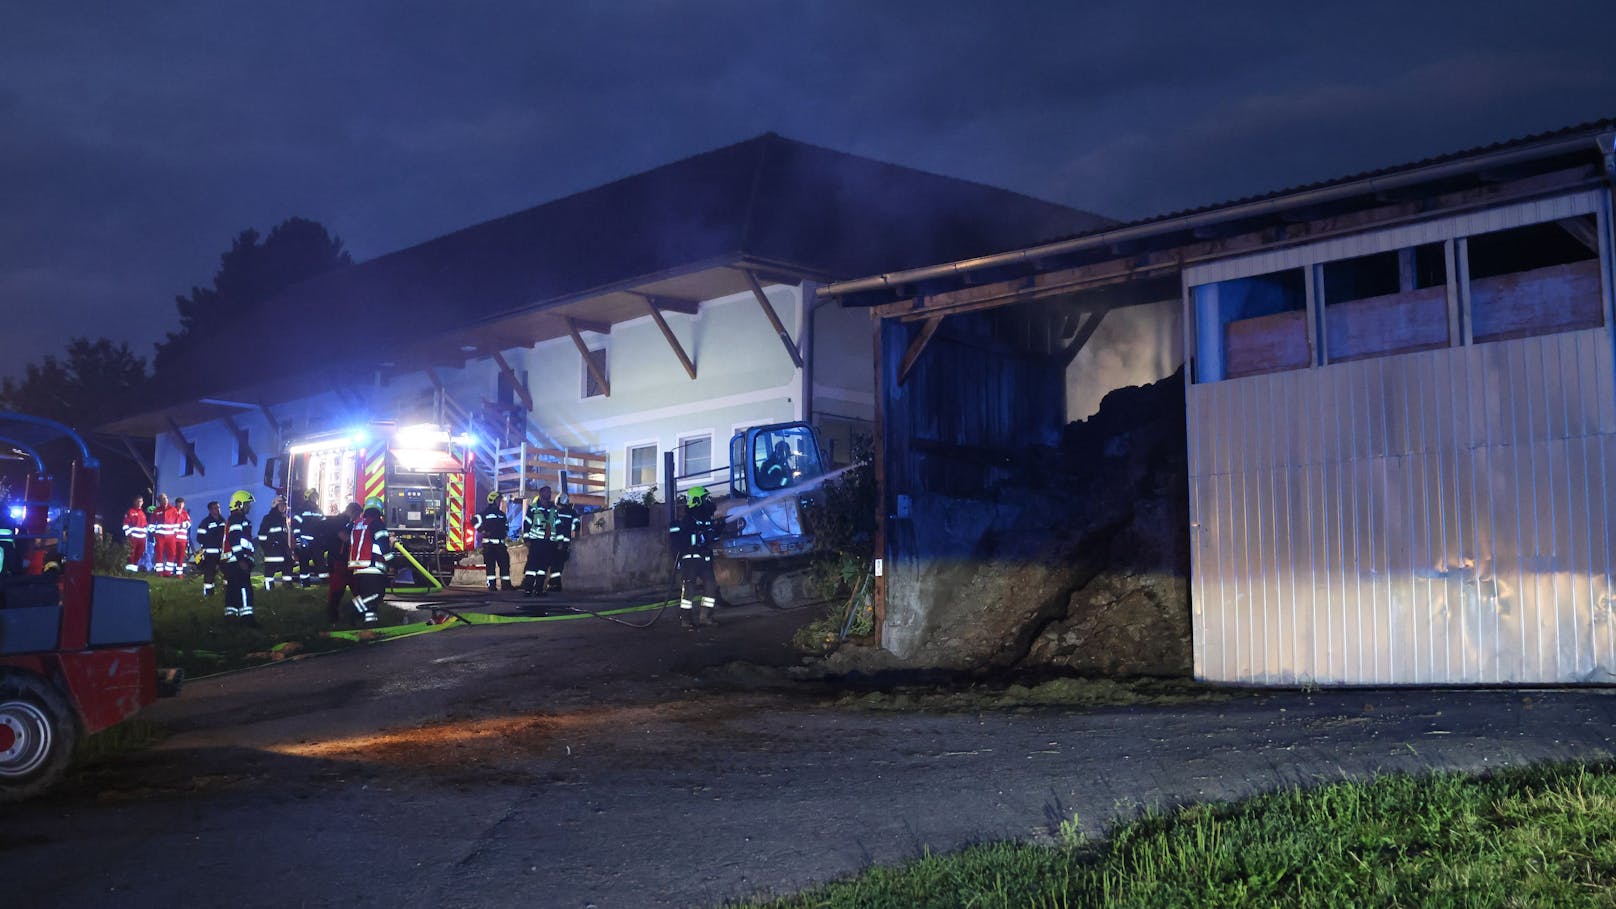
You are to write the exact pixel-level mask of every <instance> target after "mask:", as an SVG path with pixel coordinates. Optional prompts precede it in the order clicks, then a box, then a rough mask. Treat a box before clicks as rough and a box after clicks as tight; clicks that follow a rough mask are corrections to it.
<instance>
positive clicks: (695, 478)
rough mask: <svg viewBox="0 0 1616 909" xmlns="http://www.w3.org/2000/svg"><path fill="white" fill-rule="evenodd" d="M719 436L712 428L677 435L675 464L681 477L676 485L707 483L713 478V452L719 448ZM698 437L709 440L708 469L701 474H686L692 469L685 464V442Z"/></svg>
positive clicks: (683, 486) (682, 486)
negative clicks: (676, 458) (676, 461)
mask: <svg viewBox="0 0 1616 909" xmlns="http://www.w3.org/2000/svg"><path fill="white" fill-rule="evenodd" d="M717 437H718V433H716V432H714V431H713V430H711V429H703V430H696V431H692V432H682V433H680V434H679V435H678V436H677V437H676V439H675V441H674V451H675V452H677V453H678V463H677V464H676V465H675V466H676V467H677V469H678V471H679V475H680V479H679V480H678V481H677V483H676V485H679V486H680V488H686V487H689V486H694V485H697V484H703V485H705V484H706V483H708V482H710V481H711V480H712V478H713V453H714V451H715V450H716V449H717ZM696 439H706V440H707V469H706V470H704V471H702V472H701V473H699V474H691V475H690V476H685V474H689V473H690V470H689V469H688V468H687V467H686V466H685V443H686V442H690V441H694V440H696ZM726 441H727V440H726Z"/></svg>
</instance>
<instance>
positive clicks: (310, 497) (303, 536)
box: [292, 489, 331, 587]
mask: <svg viewBox="0 0 1616 909" xmlns="http://www.w3.org/2000/svg"><path fill="white" fill-rule="evenodd" d="M323 523H325V512H324V511H323V510H321V508H320V491H319V490H318V489H310V490H309V491H307V492H305V493H303V506H302V507H301V508H299V509H298V510H297V514H294V515H292V542H293V543H295V544H296V546H297V549H296V554H297V579H298V580H299V581H301V582H302V584H303V586H304V587H308V586H309V585H310V584H312V583H314V582H315V581H324V580H327V579H329V578H330V577H331V573H330V572H329V571H327V570H326V567H325V564H326V563H325V553H324V552H322V551H321V549H320V547H319V546H316V545H315V537H316V534H317V532H318V531H319V529H320V525H321V524H323Z"/></svg>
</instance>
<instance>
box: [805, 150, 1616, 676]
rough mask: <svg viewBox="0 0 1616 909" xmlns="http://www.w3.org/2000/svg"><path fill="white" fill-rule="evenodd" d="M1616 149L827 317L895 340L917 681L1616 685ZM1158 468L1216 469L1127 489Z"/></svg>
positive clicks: (1186, 223)
mask: <svg viewBox="0 0 1616 909" xmlns="http://www.w3.org/2000/svg"><path fill="white" fill-rule="evenodd" d="M1613 134H1616V122H1613V121H1610V120H1605V121H1600V122H1596V123H1589V124H1583V125H1579V126H1575V127H1570V128H1566V129H1562V130H1558V131H1556V132H1553V133H1547V134H1541V135H1535V136H1529V137H1524V138H1520V139H1516V140H1512V141H1508V142H1504V143H1501V144H1498V145H1493V146H1488V147H1484V148H1475V149H1469V150H1466V151H1461V152H1457V153H1453V154H1448V155H1443V156H1440V157H1436V158H1431V159H1427V160H1422V161H1418V162H1413V163H1409V164H1404V165H1399V166H1395V167H1388V168H1385V169H1381V170H1377V171H1374V172H1370V173H1363V174H1357V175H1352V176H1346V177H1341V178H1339V179H1334V180H1330V181H1326V182H1323V183H1319V184H1316V185H1310V186H1303V187H1296V188H1291V189H1285V190H1281V191H1276V192H1273V193H1270V194H1266V195H1262V196H1259V197H1255V198H1248V199H1242V200H1236V201H1232V202H1228V203H1224V204H1220V205H1215V206H1210V207H1207V208H1202V209H1197V210H1193V211H1185V212H1179V213H1174V214H1170V215H1165V216H1162V217H1156V218H1150V219H1146V220H1143V221H1139V222H1136V223H1130V224H1123V225H1112V226H1104V227H1099V228H1096V229H1093V230H1089V231H1084V232H1078V233H1075V234H1074V235H1072V236H1070V237H1067V238H1064V239H1060V240H1055V241H1052V242H1044V243H1040V244H1038V245H1035V246H1030V247H1027V248H1024V249H1021V250H1017V251H1013V252H1009V253H1004V254H997V255H990V256H983V257H977V258H974V259H968V260H959V261H953V262H947V263H943V264H937V265H930V266H926V267H922V268H916V269H907V270H896V271H889V272H886V273H883V274H878V275H872V276H870V277H866V278H860V279H855V280H851V281H843V282H833V283H830V284H829V285H827V286H825V287H822V288H820V289H819V291H818V293H819V294H820V295H821V296H822V297H824V298H828V299H836V300H839V301H841V302H842V303H843V304H845V305H848V306H855V307H860V306H861V307H867V308H868V309H869V310H870V312H871V313H872V318H873V320H874V322H875V326H876V327H875V333H876V344H875V348H876V349H875V352H874V362H875V372H876V382H875V386H876V422H877V426H878V432H877V437H876V448H877V454H876V459H877V471H878V483H879V486H880V490H881V499H882V501H881V503H880V509H879V519H880V520H879V527H880V531H879V540H878V556H879V559H880V561H879V563H878V565H879V574H880V577H879V580H878V582H877V604H876V606H877V626H878V633H879V635H880V641H881V645H882V647H884V648H885V649H887V650H889V651H891V652H892V653H893V654H896V655H897V656H898V657H901V658H904V659H909V660H914V661H926V662H934V663H950V662H953V663H955V664H961V665H964V664H975V665H981V664H989V665H992V664H1001V665H1011V664H1019V665H1025V664H1027V663H1028V661H1034V662H1039V664H1040V665H1061V666H1063V667H1065V668H1078V669H1093V670H1097V671H1105V670H1111V671H1128V670H1136V671H1139V670H1142V671H1155V670H1158V669H1172V668H1174V667H1181V668H1183V669H1187V670H1191V671H1193V673H1194V675H1195V676H1196V677H1197V678H1200V679H1204V680H1207V681H1213V682H1224V683H1237V684H1248V685H1307V684H1319V685H1455V684H1460V685H1464V684H1476V685H1492V684H1510V685H1533V684H1547V683H1557V684H1570V683H1608V682H1610V681H1612V680H1613V679H1616V587H1613V570H1616V497H1613V495H1612V493H1613V492H1616V362H1613V347H1612V343H1613V335H1612V286H1613V283H1616V281H1613V270H1612V269H1613V256H1612V233H1611V230H1612V228H1611V214H1612V177H1613V175H1616V158H1613V152H1612V137H1613ZM1141 386H1144V387H1145V388H1144V389H1141ZM1147 391H1148V392H1149V393H1146V392H1147ZM1178 408H1182V410H1179V409H1178ZM1119 415H1120V416H1119ZM1164 415H1165V416H1164ZM1153 419H1155V420H1157V422H1162V421H1163V420H1165V422H1167V423H1175V424H1176V426H1177V427H1178V429H1177V431H1176V432H1169V431H1166V430H1162V431H1158V432H1156V433H1155V434H1154V435H1148V434H1146V435H1141V434H1140V431H1136V430H1137V427H1138V426H1142V425H1146V424H1149V423H1150V421H1151V420H1153ZM1118 420H1122V423H1118V422H1117V421H1118ZM1130 420H1131V421H1132V422H1131V423H1130V422H1129V421H1130ZM1151 425H1154V424H1151ZM1097 426H1098V427H1099V428H1104V427H1105V426H1111V427H1113V431H1108V435H1106V438H1107V439H1109V441H1106V442H1105V443H1104V444H1101V445H1098V446H1096V445H1095V444H1094V440H1093V436H1094V435H1095V434H1094V433H1093V432H1087V431H1088V430H1092V429H1095V428H1096V427H1097ZM1118 426H1120V427H1122V428H1121V429H1117V428H1116V427H1118ZM1130 427H1132V428H1130ZM1169 428H1171V427H1169ZM1085 440H1086V441H1085ZM1130 446H1133V448H1132V449H1130ZM1146 448H1149V450H1151V451H1154V452H1158V454H1159V458H1158V460H1161V461H1162V462H1163V463H1168V462H1171V463H1177V464H1180V465H1181V467H1178V468H1172V469H1169V468H1157V467H1155V466H1153V464H1154V462H1152V463H1150V464H1145V465H1144V466H1143V467H1140V468H1139V469H1135V470H1133V471H1132V472H1129V470H1127V469H1124V468H1123V467H1117V466H1115V464H1117V463H1125V462H1128V461H1129V460H1130V457H1131V456H1132V455H1137V454H1138V453H1139V451H1143V450H1144V449H1146ZM1132 460H1133V461H1135V462H1136V465H1137V462H1138V461H1139V460H1140V459H1139V458H1138V457H1133V458H1132ZM1152 477H1155V478H1156V480H1154V481H1153V480H1152ZM1162 477H1166V478H1167V479H1166V480H1162V479H1161V478H1162ZM1102 582H1103V583H1104V585H1105V586H1104V590H1103V591H1099V590H1097V588H1096V585H1098V584H1101V583H1102ZM1102 594H1103V595H1102ZM1163 627H1175V628H1176V627H1182V628H1183V629H1184V634H1182V635H1173V634H1169V635H1167V636H1165V637H1163V636H1162V635H1160V634H1157V633H1155V632H1156V630H1157V629H1160V628H1163Z"/></svg>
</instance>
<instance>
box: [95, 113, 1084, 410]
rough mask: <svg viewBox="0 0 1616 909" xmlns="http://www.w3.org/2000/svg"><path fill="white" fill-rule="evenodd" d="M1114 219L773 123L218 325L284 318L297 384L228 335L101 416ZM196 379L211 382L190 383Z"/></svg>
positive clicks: (258, 324)
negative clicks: (497, 331)
mask: <svg viewBox="0 0 1616 909" xmlns="http://www.w3.org/2000/svg"><path fill="white" fill-rule="evenodd" d="M1109 223H1111V222H1110V221H1109V220H1108V219H1106V218H1102V217H1100V216H1098V215H1094V214H1090V213H1087V212H1082V211H1078V210H1076V209H1071V208H1067V207H1065V206H1061V205H1056V204H1053V203H1049V202H1044V201H1041V200H1038V199H1034V198H1031V197H1029V196H1024V195H1021V194H1019V193H1013V192H1009V191H1007V190H1003V189H997V188H994V187H991V186H985V185H982V184H979V183H973V182H970V181H966V180H959V179H955V178H951V177H943V176H938V175H935V174H930V173H925V172H922V171H917V170H914V169H911V168H907V167H901V166H898V165H894V164H887V163H883V162H879V161H874V160H871V159H868V158H863V157H859V156H856V155H851V154H847V153H844V152H838V151H832V150H830V149H825V148H820V147H818V146H814V145H809V144H806V143H802V142H796V141H793V140H791V139H786V138H784V137H781V136H778V135H775V134H773V133H768V134H765V135H762V136H758V137H756V138H753V139H749V140H746V141H744V142H739V143H736V144H734V145H729V146H725V147H722V148H718V149H715V150H713V151H709V152H704V153H702V154H698V155H694V156H692V157H689V158H685V159H682V160H679V161H675V162H673V163H671V164H666V165H663V166H661V167H657V168H654V169H652V170H648V171H645V172H643V173H639V174H635V175H633V176H630V177H625V178H623V179H620V180H616V181H614V182H611V183H608V184H605V185H603V186H598V187H595V188H593V189H588V190H585V191H583V192H579V193H575V194H573V195H570V196H566V197H563V198H560V199H556V200H554V201H551V202H547V203H545V204H542V205H539V206H536V207H534V208H529V209H526V210H523V211H519V212H515V213H513V214H510V215H506V216H504V217H501V218H496V219H494V220H491V221H486V222H483V223H480V224H475V225H472V226H470V227H466V228H463V229H461V230H458V231H455V232H453V233H450V234H447V235H444V236H441V237H438V238H435V239H432V240H429V241H426V242H424V243H421V244H417V245H415V246H411V247H408V248H406V249H402V250H399V251H397V252H393V253H389V254H387V255H383V256H380V257H377V258H375V259H371V260H369V261H366V262H363V263H360V264H357V265H353V266H350V267H347V268H343V269H341V270H338V271H335V272H330V273H327V274H325V275H321V276H319V277H316V278H313V279H311V280H309V281H306V282H303V283H301V284H298V285H296V286H294V287H291V288H289V289H288V290H287V291H285V292H284V293H282V294H281V295H280V296H278V297H276V298H275V299H274V300H272V301H270V302H269V303H268V304H267V305H265V306H264V307H262V308H260V309H259V310H258V311H257V312H255V313H251V314H249V315H248V316H247V317H246V324H245V325H238V326H236V327H233V328H232V329H230V336H231V337H232V338H240V337H241V336H243V335H246V336H249V337H274V336H275V335H276V333H277V332H282V331H283V327H284V326H296V329H295V330H294V336H295V337H296V338H297V343H296V344H289V345H287V346H286V348H285V350H284V352H283V354H282V355H283V356H284V357H286V358H293V359H294V362H284V361H283V362H281V363H280V364H279V365H278V366H277V371H278V372H279V373H280V374H282V375H287V376H290V375H294V374H296V375H307V376H308V379H309V380H308V381H304V382H292V381H288V380H282V381H272V382H268V383H266V382H264V381H258V380H254V379H253V377H252V376H249V375H242V374H241V370H240V368H239V357H238V354H239V345H238V344H229V343H225V341H224V339H220V338H217V337H215V338H211V339H206V340H200V341H198V342H194V343H193V344H191V345H190V351H189V352H188V353H186V354H183V355H182V356H181V357H179V358H178V359H180V360H181V361H183V363H184V366H183V370H182V371H183V374H184V375H183V376H160V377H158V378H157V379H156V380H154V386H155V390H147V391H146V392H144V393H143V398H144V400H145V401H146V402H151V401H158V402H162V403H163V404H164V405H165V406H164V407H159V408H158V409H156V410H151V409H149V404H148V406H147V410H146V412H145V413H143V414H140V415H138V417H144V418H145V419H140V418H126V419H124V420H120V421H118V422H117V423H114V424H112V425H111V426H110V427H109V428H111V429H114V430H115V431H140V432H144V433H152V432H155V431H157V429H159V428H160V427H161V426H162V425H163V422H162V421H160V420H155V419H151V418H153V417H156V416H158V415H159V414H161V413H163V412H165V411H171V409H172V408H171V407H169V406H167V405H177V406H182V409H188V410H196V406H195V400H196V399H197V398H201V397H220V398H231V397H236V398H245V399H247V400H252V401H258V400H266V399H267V400H269V401H271V402H273V401H275V400H285V399H287V398H290V397H296V396H300V395H301V394H303V393H306V391H307V389H311V388H318V387H327V386H329V384H330V378H329V375H326V374H327V373H330V374H334V369H335V364H339V363H340V364H341V365H342V366H343V367H344V368H346V369H348V370H350V371H351V370H353V369H354V368H361V369H363V368H365V366H366V363H367V360H368V361H372V365H379V364H380V363H382V362H386V361H392V360H396V359H397V355H398V354H399V352H400V351H404V352H406V353H407V352H409V351H410V350H413V349H418V348H419V347H420V345H421V343H422V340H423V338H422V336H423V332H426V333H430V334H431V336H432V340H433V342H434V343H436V344H438V345H439V346H440V347H445V346H447V345H449V344H450V342H451V341H452V340H453V336H454V333H455V332H456V331H457V330H461V329H465V330H468V331H469V330H470V329H472V328H474V327H476V326H486V325H488V324H490V323H495V322H499V321H500V320H506V319H511V318H513V317H515V316H517V315H520V314H532V313H534V312H536V311H542V310H544V309H547V308H552V307H556V306H560V305H564V304H567V303H570V302H575V301H578V300H582V299H587V298H590V297H592V296H597V295H601V294H605V293H609V292H611V291H613V290H620V289H624V288H631V287H638V286H641V285H645V284H648V283H652V282H655V281H657V280H659V279H665V278H668V277H670V276H676V275H679V274H687V273H691V272H695V271H700V270H703V269H710V268H715V267H723V266H725V265H729V264H733V263H740V262H746V263H751V264H752V265H753V266H754V267H766V268H768V269H769V270H770V271H771V272H772V273H774V274H784V275H790V276H794V277H796V278H810V279H815V280H835V279H838V278H847V277H852V276H855V275H861V274H869V273H871V272H872V271H875V270H884V269H894V268H909V267H915V266H919V265H924V264H927V263H931V262H937V261H943V260H947V259H957V258H961V257H965V256H974V255H982V254H987V253H992V252H1000V251H1004V250H1010V249H1015V248H1018V247H1021V246H1026V245H1028V244H1030V243H1034V242H1037V241H1039V240H1042V239H1045V238H1048V237H1051V236H1062V235H1069V234H1072V233H1075V232H1084V231H1088V230H1092V229H1095V228H1097V227H1100V226H1103V225H1105V224H1109ZM530 321H531V320H530ZM310 329H313V330H310ZM536 340H539V338H538V337H532V338H531V339H530V340H529V341H528V343H532V342H533V341H536ZM456 350H458V348H457V347H453V346H447V351H448V352H450V353H452V352H454V351H456ZM440 362H441V361H440ZM233 364H234V365H233ZM398 365H399V366H401V367H403V366H407V364H406V363H404V362H399V364H398ZM350 374H351V372H350ZM198 375H203V376H217V377H218V379H217V381H215V382H204V383H200V384H199V383H197V381H196V376H198ZM186 405H188V406H186ZM202 418H205V417H202ZM182 422H183V420H182Z"/></svg>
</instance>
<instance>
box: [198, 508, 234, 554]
mask: <svg viewBox="0 0 1616 909" xmlns="http://www.w3.org/2000/svg"><path fill="white" fill-rule="evenodd" d="M229 527H230V521H229V519H227V518H225V517H223V516H220V517H217V518H215V517H212V516H209V517H205V518H203V519H202V523H200V524H198V525H196V545H197V546H198V547H200V548H201V550H202V554H203V555H221V554H223V551H224V534H225V531H226V530H227V529H229Z"/></svg>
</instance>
